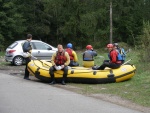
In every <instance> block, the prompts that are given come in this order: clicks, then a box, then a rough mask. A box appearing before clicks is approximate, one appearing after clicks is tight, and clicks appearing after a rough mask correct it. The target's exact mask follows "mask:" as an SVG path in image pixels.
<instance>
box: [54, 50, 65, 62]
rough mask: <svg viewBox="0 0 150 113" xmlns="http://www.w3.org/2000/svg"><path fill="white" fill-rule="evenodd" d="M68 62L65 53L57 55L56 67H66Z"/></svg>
mask: <svg viewBox="0 0 150 113" xmlns="http://www.w3.org/2000/svg"><path fill="white" fill-rule="evenodd" d="M66 61H67V58H66V56H65V51H63V52H57V53H56V57H55V61H54V62H55V64H56V65H64V63H65V62H66Z"/></svg>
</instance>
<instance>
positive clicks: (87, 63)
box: [83, 45, 97, 67]
mask: <svg viewBox="0 0 150 113" xmlns="http://www.w3.org/2000/svg"><path fill="white" fill-rule="evenodd" d="M94 56H97V52H96V51H94V50H93V47H92V46H91V45H87V46H86V51H85V52H84V53H83V66H84V67H92V66H94Z"/></svg>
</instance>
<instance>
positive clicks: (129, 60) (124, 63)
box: [121, 59, 132, 66]
mask: <svg viewBox="0 0 150 113" xmlns="http://www.w3.org/2000/svg"><path fill="white" fill-rule="evenodd" d="M131 60H132V59H129V60H127V61H126V62H124V63H123V64H122V65H121V66H123V65H125V64H127V63H128V62H130V61H131Z"/></svg>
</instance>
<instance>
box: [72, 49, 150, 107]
mask: <svg viewBox="0 0 150 113" xmlns="http://www.w3.org/2000/svg"><path fill="white" fill-rule="evenodd" d="M77 54H78V57H79V63H80V65H82V54H81V52H77ZM98 56H103V57H104V58H102V57H95V64H96V65H101V64H102V62H103V60H104V59H108V58H107V51H106V52H103V53H98ZM129 59H132V60H131V61H130V63H131V64H134V65H135V66H136V68H137V70H136V74H135V76H133V78H131V79H130V80H128V81H125V82H119V83H108V84H94V85H91V84H71V85H73V86H76V87H79V88H80V89H81V90H80V91H79V93H82V94H111V95H115V96H119V97H121V98H124V99H127V100H130V101H132V102H134V103H136V104H139V105H142V106H145V107H150V98H149V96H150V76H149V73H150V70H149V67H150V63H143V62H140V60H139V53H138V52H136V51H131V52H129V53H128V54H127V59H126V61H127V60H129Z"/></svg>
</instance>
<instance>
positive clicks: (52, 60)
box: [51, 53, 56, 66]
mask: <svg viewBox="0 0 150 113" xmlns="http://www.w3.org/2000/svg"><path fill="white" fill-rule="evenodd" d="M55 57H56V53H54V54H53V55H52V58H51V62H52V66H54V65H56V64H55V62H54V61H55Z"/></svg>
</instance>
